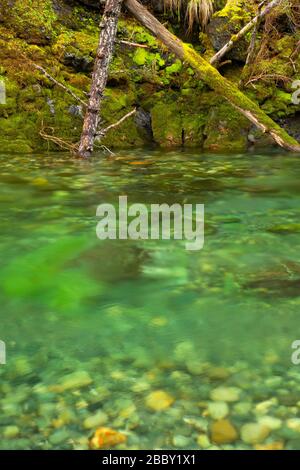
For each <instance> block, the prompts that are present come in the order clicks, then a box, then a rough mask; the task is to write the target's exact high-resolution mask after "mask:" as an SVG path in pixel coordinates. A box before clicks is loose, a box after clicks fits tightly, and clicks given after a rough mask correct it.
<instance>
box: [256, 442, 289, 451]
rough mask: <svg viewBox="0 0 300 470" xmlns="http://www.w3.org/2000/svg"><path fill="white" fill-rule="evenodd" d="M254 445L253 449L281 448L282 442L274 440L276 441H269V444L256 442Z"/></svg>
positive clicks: (282, 446) (282, 447)
mask: <svg viewBox="0 0 300 470" xmlns="http://www.w3.org/2000/svg"><path fill="white" fill-rule="evenodd" d="M254 447H255V450H283V449H284V442H283V441H276V442H270V443H269V444H256V445H255V446H254Z"/></svg>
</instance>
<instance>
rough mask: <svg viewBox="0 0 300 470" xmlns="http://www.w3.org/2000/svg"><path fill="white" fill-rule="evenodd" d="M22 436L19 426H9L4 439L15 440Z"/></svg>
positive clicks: (4, 433) (4, 432) (5, 430)
mask: <svg viewBox="0 0 300 470" xmlns="http://www.w3.org/2000/svg"><path fill="white" fill-rule="evenodd" d="M19 434H20V429H19V428H18V426H7V427H6V428H5V429H4V431H3V437H5V439H14V438H15V437H17V436H18V435H19Z"/></svg>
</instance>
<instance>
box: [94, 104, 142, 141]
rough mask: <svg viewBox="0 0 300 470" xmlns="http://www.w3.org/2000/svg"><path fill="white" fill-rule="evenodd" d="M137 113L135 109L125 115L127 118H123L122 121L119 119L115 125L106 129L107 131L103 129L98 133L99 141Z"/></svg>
mask: <svg viewBox="0 0 300 470" xmlns="http://www.w3.org/2000/svg"><path fill="white" fill-rule="evenodd" d="M135 113H136V108H134V109H133V110H132V111H130V112H129V113H127V114H125V116H123V117H122V118H121V119H119V121H117V122H115V123H114V124H111V125H110V126H108V127H106V128H105V129H101V130H100V131H99V132H97V134H96V137H97V138H98V139H99V138H102V137H104V136H105V135H106V134H107V132H108V131H110V130H111V129H114V128H116V127H118V126H119V125H120V124H122V123H123V122H124V121H126V119H128V118H130V117H131V116H133V115H134V114H135Z"/></svg>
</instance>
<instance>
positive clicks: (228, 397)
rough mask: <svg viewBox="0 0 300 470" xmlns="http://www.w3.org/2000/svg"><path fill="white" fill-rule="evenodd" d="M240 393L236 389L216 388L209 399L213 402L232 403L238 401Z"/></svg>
mask: <svg viewBox="0 0 300 470" xmlns="http://www.w3.org/2000/svg"><path fill="white" fill-rule="evenodd" d="M240 393H241V390H240V389H239V388H236V387H218V388H215V389H214V390H212V392H211V394H210V397H211V399H212V400H213V401H221V402H234V401H238V400H239V398H240Z"/></svg>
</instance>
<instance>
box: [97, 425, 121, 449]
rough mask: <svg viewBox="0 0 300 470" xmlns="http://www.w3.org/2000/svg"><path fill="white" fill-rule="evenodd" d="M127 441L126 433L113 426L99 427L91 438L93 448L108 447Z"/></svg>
mask: <svg viewBox="0 0 300 470" xmlns="http://www.w3.org/2000/svg"><path fill="white" fill-rule="evenodd" d="M126 441H127V436H125V434H123V433H121V432H118V431H115V430H114V429H111V428H99V429H97V431H96V432H95V434H94V436H93V437H92V439H91V440H90V447H91V448H92V449H106V448H110V447H114V446H116V445H118V444H123V443H124V442H126Z"/></svg>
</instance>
